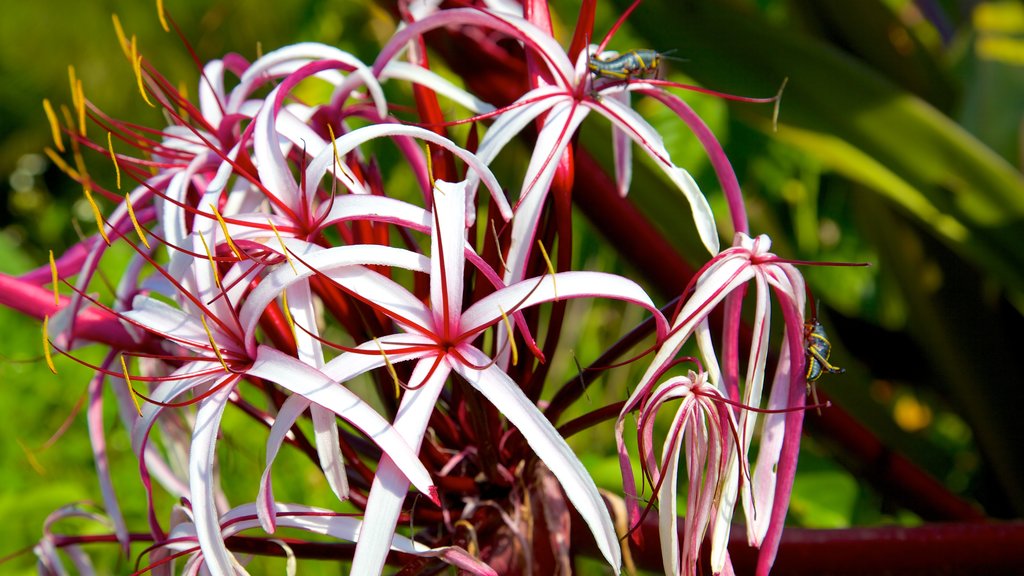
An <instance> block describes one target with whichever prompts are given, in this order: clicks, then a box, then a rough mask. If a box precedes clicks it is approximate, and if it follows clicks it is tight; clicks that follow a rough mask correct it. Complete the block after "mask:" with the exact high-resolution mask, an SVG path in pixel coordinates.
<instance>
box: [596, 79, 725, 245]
mask: <svg viewBox="0 0 1024 576" xmlns="http://www.w3.org/2000/svg"><path fill="white" fill-rule="evenodd" d="M583 103H584V104H585V105H587V106H589V107H591V108H594V109H595V110H597V111H598V112H600V113H601V114H602V115H603V116H605V117H606V118H608V119H609V120H611V121H612V122H613V123H614V124H615V125H616V126H618V127H619V128H620V129H621V130H623V131H624V132H625V133H626V134H628V135H629V136H630V137H631V138H633V140H634V141H635V142H636V143H637V144H638V145H639V146H640V148H642V149H643V150H644V151H646V152H647V155H648V156H650V157H651V159H652V160H654V162H655V164H657V165H658V167H659V168H661V170H662V171H663V172H665V175H666V176H668V177H669V179H670V180H672V183H673V184H675V185H676V187H677V188H679V191H680V192H682V193H683V196H684V197H685V198H686V201H687V202H689V203H690V210H691V211H692V213H693V223H694V224H695V225H696V226H697V233H698V235H699V236H700V239H701V242H703V243H704V246H705V247H706V248H707V249H708V251H709V252H711V255H712V256H714V255H716V254H718V251H719V249H720V247H721V244H720V242H719V240H718V229H717V228H716V227H715V215H714V214H713V213H712V212H711V205H710V204H708V200H707V198H705V197H704V194H702V193H701V191H700V187H698V186H697V183H696V182H695V181H694V180H693V177H692V176H690V173H689V172H687V171H686V170H684V169H682V168H680V167H678V166H676V165H675V164H673V163H672V160H671V158H670V157H669V154H668V150H666V149H665V145H664V143H663V142H662V139H661V135H660V134H658V132H657V131H656V130H655V129H654V128H653V127H652V126H651V125H650V124H648V123H647V121H646V120H644V119H643V117H641V116H640V115H639V114H637V113H636V111H634V110H633V109H632V108H629V107H627V106H624V105H623V104H622V103H620V102H618V101H616V100H614V99H612V98H604V99H601V100H599V101H584V102H583Z"/></svg>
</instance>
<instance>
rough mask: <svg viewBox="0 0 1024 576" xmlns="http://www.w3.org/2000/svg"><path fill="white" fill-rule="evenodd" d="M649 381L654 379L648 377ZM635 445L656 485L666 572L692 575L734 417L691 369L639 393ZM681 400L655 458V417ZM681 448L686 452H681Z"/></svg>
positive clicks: (714, 505) (703, 375) (716, 497)
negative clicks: (680, 492) (681, 497)
mask: <svg viewBox="0 0 1024 576" xmlns="http://www.w3.org/2000/svg"><path fill="white" fill-rule="evenodd" d="M651 384H654V382H652V383H651ZM641 398H642V400H641V403H640V409H639V416H638V424H637V429H638V444H639V447H640V456H641V465H642V467H643V469H644V473H645V474H646V475H647V476H648V477H649V478H650V481H651V484H652V485H654V486H656V487H657V489H656V490H657V496H658V501H659V502H661V506H660V508H659V512H658V518H659V534H660V536H661V549H662V560H663V563H664V568H665V573H666V574H696V573H697V560H698V554H699V553H700V548H701V543H702V542H703V541H704V536H705V534H706V533H707V530H708V527H709V526H710V525H711V524H712V522H714V521H716V519H717V516H718V506H719V503H720V495H721V485H720V479H721V478H722V477H723V476H724V474H725V472H726V470H727V469H728V468H729V463H730V462H731V461H732V460H733V459H735V453H736V451H735V448H734V446H733V442H732V438H733V437H734V435H735V434H736V431H737V426H736V420H735V418H734V417H733V413H732V411H731V409H730V408H729V407H728V406H727V405H726V404H725V403H723V402H722V401H721V400H722V399H723V396H722V393H721V392H720V391H719V390H718V389H717V388H715V387H714V386H713V385H711V384H710V383H709V382H708V374H707V372H703V371H701V372H700V373H697V372H694V371H692V370H691V371H690V372H689V374H687V375H686V376H676V377H673V378H670V379H668V380H667V381H666V382H664V383H663V384H661V385H659V386H658V387H657V388H654V389H653V390H651V389H648V390H646V391H644V392H642V393H641ZM673 400H680V405H679V408H678V409H677V411H676V414H675V417H674V418H673V419H672V424H671V426H670V427H669V430H668V432H667V433H666V435H665V441H664V447H663V449H662V452H661V459H660V460H659V459H658V458H657V457H656V456H655V453H654V419H655V416H656V415H657V414H658V412H659V410H660V409H661V408H662V407H663V406H664V405H665V404H667V403H668V402H670V401H673ZM684 447H685V451H684ZM681 456H683V457H685V459H686V470H687V480H688V485H689V486H690V490H689V492H688V496H687V506H686V518H685V523H684V526H685V540H684V543H683V550H682V554H680V551H679V530H678V522H677V518H678V514H677V506H676V492H677V478H678V468H679V465H680V463H679V459H680V457H681Z"/></svg>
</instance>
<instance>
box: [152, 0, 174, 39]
mask: <svg viewBox="0 0 1024 576" xmlns="http://www.w3.org/2000/svg"><path fill="white" fill-rule="evenodd" d="M156 15H157V17H159V18H160V26H162V27H163V29H164V32H170V31H171V27H170V26H168V25H167V15H166V14H164V0H156Z"/></svg>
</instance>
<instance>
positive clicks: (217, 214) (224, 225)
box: [210, 204, 245, 260]
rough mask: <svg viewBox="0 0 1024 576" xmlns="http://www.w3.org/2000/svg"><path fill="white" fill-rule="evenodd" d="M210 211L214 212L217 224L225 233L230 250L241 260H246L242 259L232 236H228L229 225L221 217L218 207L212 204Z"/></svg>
mask: <svg viewBox="0 0 1024 576" xmlns="http://www.w3.org/2000/svg"><path fill="white" fill-rule="evenodd" d="M210 209H211V210H213V216H214V217H215V218H216V219H217V222H220V229H221V230H222V231H223V232H224V239H225V240H226V241H227V243H228V248H231V251H232V252H234V253H235V256H238V259H239V260H245V258H243V257H242V253H241V252H240V251H239V250H238V247H237V246H235V243H234V242H232V241H231V235H230V234H228V223H227V222H225V221H224V218H222V217H221V215H220V212H218V211H217V207H216V206H214V205H213V204H210Z"/></svg>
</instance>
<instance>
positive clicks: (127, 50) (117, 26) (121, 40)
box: [110, 14, 132, 60]
mask: <svg viewBox="0 0 1024 576" xmlns="http://www.w3.org/2000/svg"><path fill="white" fill-rule="evenodd" d="M110 19H111V20H113V21H114V33H115V34H117V43H118V44H120V45H121V51H122V52H124V57H125V58H128V59H129V60H131V59H132V49H131V44H130V43H129V42H128V36H126V35H125V33H124V28H123V27H121V19H120V18H118V17H117V14H111V15H110Z"/></svg>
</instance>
